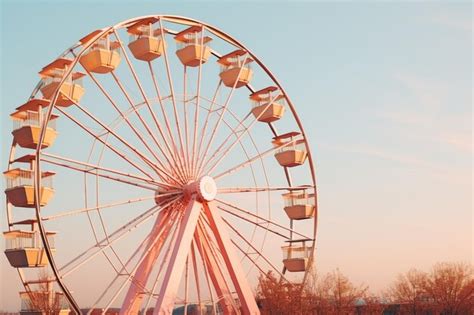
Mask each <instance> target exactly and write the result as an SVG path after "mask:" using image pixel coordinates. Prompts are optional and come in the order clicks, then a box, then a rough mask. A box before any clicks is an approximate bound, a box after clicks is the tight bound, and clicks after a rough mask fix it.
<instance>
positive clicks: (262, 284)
mask: <svg viewBox="0 0 474 315" xmlns="http://www.w3.org/2000/svg"><path fill="white" fill-rule="evenodd" d="M257 300H258V301H259V304H260V306H261V312H262V314H271V315H280V314H281V315H284V314H308V312H309V311H308V309H307V307H308V303H307V302H306V300H307V296H306V294H305V292H304V290H303V287H302V286H301V285H298V284H291V283H288V282H285V281H282V280H280V279H278V278H277V277H276V276H275V275H274V274H273V273H272V272H268V273H267V274H265V275H260V277H259V283H258V287H257Z"/></svg>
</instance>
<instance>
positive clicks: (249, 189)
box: [217, 185, 314, 194]
mask: <svg viewBox="0 0 474 315" xmlns="http://www.w3.org/2000/svg"><path fill="white" fill-rule="evenodd" d="M308 188H314V187H313V186H309V185H308V186H300V187H224V188H218V189H217V192H218V193H221V194H233V193H237V194H240V193H253V192H261V191H282V190H283V191H284V190H289V191H298V190H305V189H308Z"/></svg>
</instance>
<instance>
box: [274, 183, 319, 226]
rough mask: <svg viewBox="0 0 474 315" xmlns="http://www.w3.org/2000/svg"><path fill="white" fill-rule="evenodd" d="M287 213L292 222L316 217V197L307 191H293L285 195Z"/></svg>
mask: <svg viewBox="0 0 474 315" xmlns="http://www.w3.org/2000/svg"><path fill="white" fill-rule="evenodd" d="M282 196H283V201H284V202H285V208H284V209H285V212H286V214H287V215H288V217H289V218H290V219H291V220H305V219H309V218H312V217H314V216H315V214H316V205H315V198H314V197H315V195H314V194H308V193H307V192H306V190H303V191H301V190H300V191H297V190H296V191H295V190H292V191H290V192H288V193H286V194H283V195H282Z"/></svg>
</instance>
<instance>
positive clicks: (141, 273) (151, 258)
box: [120, 211, 172, 314]
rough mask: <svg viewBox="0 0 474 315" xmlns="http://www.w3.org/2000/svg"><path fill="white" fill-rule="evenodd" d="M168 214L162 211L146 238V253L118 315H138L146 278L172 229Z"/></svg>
mask: <svg viewBox="0 0 474 315" xmlns="http://www.w3.org/2000/svg"><path fill="white" fill-rule="evenodd" d="M169 214H170V212H169V211H166V212H164V211H162V212H160V214H159V215H158V217H157V218H156V222H155V226H154V227H153V229H152V231H151V232H150V234H149V236H148V237H147V239H148V244H147V246H146V249H145V251H144V253H146V254H145V255H144V256H145V257H142V262H141V263H140V265H139V267H138V268H137V271H136V272H135V275H134V277H133V282H132V284H131V285H130V287H129V289H128V292H127V295H126V297H125V299H124V301H123V304H122V308H121V310H120V314H138V311H139V310H140V306H141V303H142V300H143V294H142V292H143V288H144V287H145V286H146V283H147V281H148V276H149V275H150V272H151V270H152V268H153V265H154V264H155V262H156V259H157V258H158V256H159V255H160V252H161V248H162V247H163V244H164V242H165V240H166V237H167V236H168V233H169V231H170V229H171V227H172V224H169V223H170V222H169V217H170V215H169Z"/></svg>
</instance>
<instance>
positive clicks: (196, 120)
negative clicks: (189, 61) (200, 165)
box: [190, 25, 205, 176]
mask: <svg viewBox="0 0 474 315" xmlns="http://www.w3.org/2000/svg"><path fill="white" fill-rule="evenodd" d="M204 31H205V28H204V26H203V25H201V40H200V47H204ZM200 51H201V54H200V56H199V68H198V78H197V88H196V90H197V92H196V107H195V109H194V132H193V148H192V153H191V167H190V172H191V174H192V175H193V176H195V175H196V174H195V172H194V168H195V164H196V163H195V159H196V142H197V136H198V135H197V132H198V125H199V105H200V104H199V103H200V100H201V77H202V59H203V55H204V49H200Z"/></svg>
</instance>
